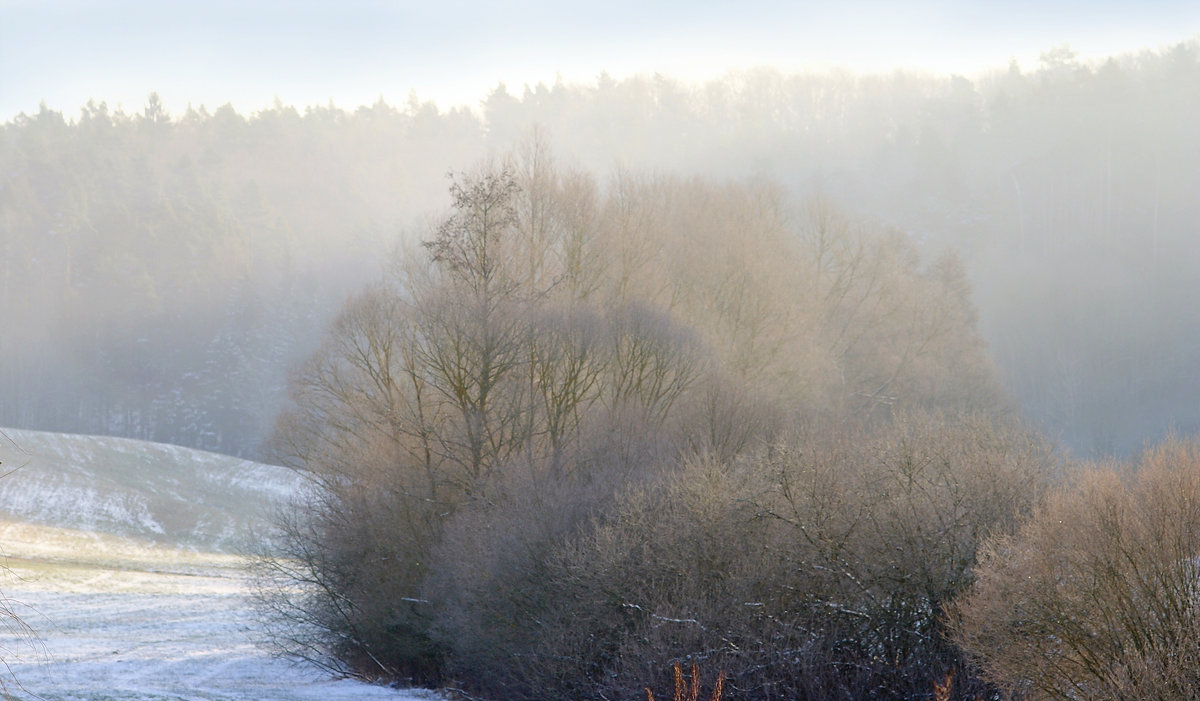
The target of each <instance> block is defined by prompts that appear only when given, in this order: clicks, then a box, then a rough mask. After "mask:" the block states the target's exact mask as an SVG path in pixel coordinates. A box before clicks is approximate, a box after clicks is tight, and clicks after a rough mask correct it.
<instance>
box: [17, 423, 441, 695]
mask: <svg viewBox="0 0 1200 701" xmlns="http://www.w3.org/2000/svg"><path fill="white" fill-rule="evenodd" d="M0 465H2V467H0V599H2V602H3V603H7V605H8V606H9V608H11V609H12V610H13V611H14V613H16V614H17V615H18V616H19V617H20V618H21V619H22V620H24V622H25V623H26V624H27V625H28V626H29V627H30V629H32V631H33V632H34V634H35V636H36V637H35V638H34V639H32V640H31V639H30V638H28V637H27V636H25V635H23V634H22V631H21V629H20V628H19V627H15V626H13V625H11V623H12V621H11V619H5V618H4V617H3V616H0V698H7V697H5V692H7V693H8V694H11V698H14V699H21V700H23V701H34V700H36V699H45V700H46V701H67V700H70V701H350V700H351V699H354V700H356V701H357V700H359V699H363V700H365V701H376V700H380V701H382V700H387V701H415V700H418V699H420V700H426V701H429V700H432V699H436V698H439V697H438V696H437V695H435V694H433V693H431V692H421V691H401V690H396V689H388V688H384V687H379V686H371V685H368V684H363V683H360V682H356V681H352V680H345V679H343V680H335V679H331V678H330V677H329V675H328V674H326V673H324V672H322V671H321V670H319V669H317V668H315V667H312V666H307V667H305V666H294V665H292V664H290V663H288V662H286V661H284V660H281V659H278V658H275V657H272V656H271V655H269V654H268V653H267V652H266V651H264V650H263V649H261V648H259V647H257V646H256V644H255V642H256V640H257V639H258V638H259V632H258V628H257V623H256V621H255V619H254V615H253V611H252V609H251V607H250V604H249V602H248V599H247V594H248V588H247V581H246V575H245V569H244V567H243V560H242V559H241V558H240V557H239V556H238V555H235V554H232V553H236V552H239V551H241V550H242V549H243V548H244V547H246V546H247V545H249V544H252V543H254V542H255V537H256V534H260V533H262V532H263V531H264V530H265V526H266V524H267V523H268V519H267V515H268V514H269V513H270V510H271V509H272V507H273V506H274V505H275V504H278V503H279V502H280V501H282V500H285V499H287V498H288V497H289V496H290V495H292V494H295V493H296V492H297V490H298V489H299V488H300V484H301V480H300V478H299V477H298V476H297V475H295V474H294V473H291V472H289V471H287V470H285V469H284V468H281V467H276V466H273V465H263V464H260V463H254V462H250V461H246V460H239V459H237V458H231V457H228V456H223V455H216V454H214V453H204V452H201V451H195V450H189V449H187V448H180V447H177V446H168V445H161V444H155V443H146V442H143V441H132V440H127V439H121V438H107V437H98V436H69V435H62V434H53V433H42V432H37V431H17V430H12V429H0ZM14 468H15V469H14ZM5 566H6V567H7V568H8V572H7V573H3V572H2V568H3V567H5ZM5 665H7V670H6V669H5Z"/></svg>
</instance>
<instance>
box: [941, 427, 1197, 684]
mask: <svg viewBox="0 0 1200 701" xmlns="http://www.w3.org/2000/svg"><path fill="white" fill-rule="evenodd" d="M1198 556H1200V440H1197V439H1192V440H1180V439H1178V438H1170V439H1168V440H1166V441H1165V442H1164V443H1163V444H1162V445H1160V446H1158V447H1156V448H1154V449H1153V450H1150V451H1148V452H1147V453H1146V454H1145V455H1143V456H1142V457H1141V459H1140V460H1139V461H1138V463H1137V464H1136V466H1134V467H1133V468H1132V469H1130V467H1129V466H1113V465H1101V466H1095V467H1093V468H1092V469H1091V470H1089V471H1087V472H1086V473H1082V474H1081V475H1080V476H1079V478H1078V479H1077V480H1076V481H1075V482H1074V483H1073V484H1070V485H1069V486H1065V487H1063V488H1061V489H1059V490H1057V491H1056V492H1055V493H1054V494H1053V495H1052V496H1051V497H1050V498H1049V499H1048V500H1047V501H1046V504H1045V505H1044V506H1043V507H1041V508H1040V509H1039V510H1038V512H1037V513H1036V515H1035V516H1034V517H1033V518H1031V519H1030V521H1029V522H1028V523H1026V524H1024V525H1023V526H1022V527H1021V528H1020V530H1019V531H1017V532H1016V533H1015V534H1011V535H1003V536H998V537H996V538H994V539H992V540H991V541H990V542H989V543H988V544H987V546H986V547H985V548H984V550H983V555H982V557H981V559H980V563H979V565H978V568H977V571H976V582H975V584H974V586H972V588H971V589H970V591H969V592H968V593H967V594H966V595H965V596H964V597H963V598H962V599H961V600H960V601H959V602H958V603H957V605H956V606H955V607H954V609H953V614H954V615H953V617H952V619H951V620H952V621H953V624H954V631H955V639H956V640H957V641H958V642H959V644H961V645H962V647H963V648H964V649H965V650H967V651H968V652H969V653H970V654H971V655H972V657H973V658H974V659H975V660H976V661H977V662H978V664H979V665H980V667H981V668H982V670H983V672H984V674H986V676H987V677H988V678H989V679H991V680H993V681H994V682H996V683H998V684H1002V685H1003V686H1005V687H1007V688H1008V689H1010V690H1011V691H1013V692H1015V693H1019V694H1029V695H1031V696H1037V697H1044V698H1060V699H1076V698H1088V699H1129V698H1180V699H1182V698H1196V697H1197V696H1200V673H1198V672H1197V670H1198V669H1200V599H1198V597H1200V560H1198V559H1197V558H1198Z"/></svg>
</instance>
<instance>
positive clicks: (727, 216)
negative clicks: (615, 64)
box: [0, 41, 1200, 699]
mask: <svg viewBox="0 0 1200 701" xmlns="http://www.w3.org/2000/svg"><path fill="white" fill-rule="evenodd" d="M1197 86H1200V44H1198V43H1197V42H1195V41H1192V42H1185V43H1181V44H1178V45H1176V46H1172V47H1166V48H1163V49H1161V50H1157V51H1146V52H1143V53H1140V54H1137V55H1126V56H1118V57H1112V58H1110V59H1108V60H1106V61H1104V62H1099V63H1084V62H1080V61H1078V60H1077V59H1076V57H1075V56H1074V55H1073V54H1072V52H1071V51H1070V50H1069V49H1067V48H1065V47H1063V48H1059V49H1055V50H1051V51H1048V52H1046V53H1044V54H1043V55H1042V60H1041V64H1040V67H1039V68H1038V69H1037V70H1036V71H1032V72H1022V71H1021V70H1020V69H1019V68H1017V66H1016V65H1015V64H1014V65H1013V66H1011V67H1009V68H1008V69H1007V70H1003V69H1002V70H996V71H994V72H992V73H988V74H984V75H981V76H979V77H977V78H973V79H967V78H963V77H957V76H956V77H951V78H939V77H932V76H927V75H922V74H914V73H904V72H896V73H892V74H888V75H860V74H851V73H847V72H839V71H831V72H823V73H798V74H784V73H781V72H778V71H775V70H772V69H758V70H753V71H746V72H736V73H730V74H728V75H726V76H724V77H722V78H720V79H715V80H712V81H709V82H706V83H703V84H688V83H684V82H680V81H676V80H673V79H671V78H669V77H665V76H661V75H657V74H655V75H652V76H638V77H633V78H625V79H621V80H615V79H612V78H610V77H608V76H607V75H601V76H599V77H598V78H597V79H596V80H595V81H594V82H592V83H588V84H566V83H563V82H561V81H560V82H558V83H555V84H553V85H544V84H538V85H536V86H525V87H524V89H523V91H519V93H520V94H513V93H510V92H509V90H508V89H507V87H506V86H504V85H503V84H501V85H498V86H497V87H496V88H495V89H494V90H492V91H491V93H490V94H489V95H488V96H487V97H486V99H484V100H483V101H482V102H481V103H480V104H479V106H478V108H477V109H468V108H456V109H451V110H448V111H442V110H440V109H439V108H438V107H437V106H436V105H434V104H432V103H426V102H421V101H420V100H419V99H418V98H417V97H416V96H415V95H413V96H412V97H411V98H410V99H409V100H408V101H407V102H406V103H405V104H403V105H399V106H394V105H389V104H386V103H385V102H383V101H382V100H381V101H379V102H377V103H376V104H374V105H370V106H363V107H359V108H357V109H353V110H345V109H341V108H338V107H336V106H334V105H332V104H330V105H327V106H309V107H306V108H303V109H298V108H296V107H293V106H290V105H285V104H282V103H280V102H279V101H276V104H275V105H274V107H272V108H270V109H266V110H262V111H259V112H256V113H254V114H250V115H242V114H239V113H238V112H237V111H235V110H234V109H233V108H232V107H231V106H229V105H225V106H220V107H216V108H215V109H213V110H212V111H210V110H209V109H208V108H206V107H204V106H197V107H195V108H189V109H188V110H187V111H186V113H184V114H179V115H172V114H168V113H167V112H166V110H165V109H164V107H163V105H162V103H161V101H160V100H159V98H158V96H157V95H154V94H151V95H149V96H148V97H147V101H146V104H145V106H144V108H142V109H141V110H140V111H138V112H133V113H127V112H125V111H123V110H121V109H111V108H110V107H109V106H108V105H107V104H106V103H104V102H99V103H97V102H95V101H93V102H89V103H88V104H87V106H85V107H84V108H83V110H82V111H81V112H80V113H79V114H78V115H64V114H62V113H59V112H56V111H53V110H51V109H49V108H46V107H43V108H42V109H41V110H40V111H39V112H38V113H37V114H33V115H26V114H22V115H19V116H17V117H16V118H14V119H12V120H11V121H9V122H7V123H5V124H3V125H2V126H0V164H2V165H3V167H2V168H0V223H2V224H0V246H2V248H0V260H2V261H3V266H4V268H3V271H2V274H0V319H3V329H4V333H2V334H0V386H2V387H3V388H4V393H3V396H2V397H0V425H3V426H12V427H21V428H36V429H40V430H55V431H64V432H76V433H93V434H105V435H119V436H126V437H133V438H142V439H148V440H155V441H161V442H168V443H176V444H179V445H186V446H191V447H196V448H202V449H206V450H212V451H218V452H223V453H228V454H231V455H239V456H248V457H255V458H258V459H264V460H267V461H271V462H276V463H280V464H283V465H286V466H288V467H291V468H294V469H295V470H296V471H298V472H299V473H300V474H302V475H304V476H305V477H306V478H307V480H308V483H309V485H310V488H309V489H308V491H307V492H305V494H304V495H303V496H301V497H299V498H297V500H296V501H295V502H294V503H292V504H291V506H290V508H288V509H286V510H285V511H283V512H282V513H280V514H279V515H278V518H277V519H276V526H277V532H276V533H274V534H273V535H272V536H271V539H270V541H269V542H270V545H271V546H272V547H276V548H279V549H281V551H282V552H280V551H278V550H270V549H264V551H263V552H262V553H261V554H260V555H259V556H258V557H257V558H256V560H255V564H254V574H255V577H256V582H257V584H256V600H257V604H258V608H259V611H260V615H261V616H262V617H263V619H264V620H265V621H266V622H267V624H268V626H269V630H270V641H269V642H270V644H271V645H273V646H274V647H275V648H276V649H278V650H279V651H280V652H282V653H283V654H286V655H292V656H295V657H299V658H303V659H307V660H309V661H313V662H316V663H318V664H320V665H323V666H325V667H326V668H327V669H329V670H331V671H335V672H338V673H343V674H351V675H355V676H360V677H363V678H369V679H375V680H380V681H386V682H401V683H408V684H415V685H428V686H437V687H442V688H450V689H454V690H456V691H457V693H460V694H462V695H463V697H464V698H488V699H560V698H579V699H618V698H620V699H633V698H645V697H646V695H647V694H648V693H651V692H650V690H654V691H653V693H655V694H658V695H659V696H660V697H661V696H662V694H666V693H669V690H670V689H671V688H672V683H673V681H677V680H678V679H679V678H680V677H679V675H680V674H682V673H681V672H675V675H676V676H675V677H674V680H673V677H672V667H673V665H682V667H683V669H684V670H685V671H686V672H687V676H688V677H689V679H692V680H694V683H697V684H699V680H700V679H701V678H703V680H704V683H705V684H707V685H709V686H711V685H712V684H716V683H718V682H717V679H718V674H719V675H720V677H719V678H720V679H721V681H720V682H719V683H720V684H721V685H722V686H721V689H722V690H723V693H724V694H725V695H726V697H727V698H730V699H743V698H745V699H810V698H811V699H825V698H904V699H925V698H939V699H940V698H946V699H949V698H956V699H957V698H961V699H969V698H1064V699H1073V698H1114V699H1115V698H1131V697H1159V698H1186V697H1189V696H1194V695H1195V693H1196V692H1197V691H1200V678H1198V677H1197V675H1196V673H1195V669H1196V661H1197V660H1198V659H1200V625H1198V624H1200V617H1198V615H1197V614H1198V612H1197V611H1196V601H1200V599H1198V598H1197V594H1198V593H1200V592H1197V591H1196V589H1197V584H1196V582H1197V581H1200V579H1198V578H1197V576H1196V575H1197V574H1198V573H1197V572H1196V569H1197V566H1198V562H1197V559H1196V552H1197V549H1198V548H1200V543H1197V542H1196V540H1197V538H1198V537H1200V511H1198V510H1197V507H1196V505H1197V504H1200V445H1198V443H1197V441H1196V440H1193V439H1190V438H1188V437H1187V436H1190V435H1192V434H1194V433H1196V431H1197V429H1200V406H1198V405H1197V404H1196V402H1195V400H1194V397H1195V395H1196V392H1197V390H1200V363H1197V362H1196V361H1197V353H1198V352H1200V315H1198V313H1197V311H1196V309H1195V306H1194V304H1193V303H1192V300H1194V299H1195V296H1196V292H1197V291H1198V290H1197V287H1196V280H1195V274H1194V272H1193V271H1194V270H1195V266H1196V263H1197V262H1198V261H1200V236H1197V233H1198V232H1197V231H1196V226H1197V223H1198V222H1200V211H1198V208H1200V200H1198V199H1197V198H1196V193H1197V192H1200V169H1198V168H1197V164H1198V163H1200V126H1197V122H1196V120H1195V119H1194V115H1195V114H1196V113H1197V109H1198V108H1200V89H1198V88H1197ZM693 665H694V666H693ZM679 668H680V667H676V669H679ZM693 688H695V687H693ZM721 693H722V691H721V690H717V691H714V692H713V694H714V698H716V697H718V696H719V695H720V694H721Z"/></svg>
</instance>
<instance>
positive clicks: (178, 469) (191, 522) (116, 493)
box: [0, 429, 301, 552]
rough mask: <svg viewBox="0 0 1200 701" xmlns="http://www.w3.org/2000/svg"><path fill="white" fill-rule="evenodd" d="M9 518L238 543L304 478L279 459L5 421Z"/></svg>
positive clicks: (229, 547) (193, 543) (198, 542)
mask: <svg viewBox="0 0 1200 701" xmlns="http://www.w3.org/2000/svg"><path fill="white" fill-rule="evenodd" d="M0 463H3V468H2V469H3V470H5V471H7V470H9V469H12V468H14V467H16V468H17V469H16V470H15V472H12V473H11V474H8V475H7V476H6V477H4V478H3V479H0V517H3V518H8V519H10V520H18V521H24V522H29V523H37V524H43V525H51V526H60V527H67V528H76V529H79V530H84V531H96V532H102V533H112V534H116V535H121V536H129V537H134V538H139V539H142V540H148V541H152V542H163V543H170V544H173V545H184V546H189V547H193V548H198V549H202V550H211V551H227V552H228V551H237V550H239V549H240V548H242V547H243V546H244V545H245V544H246V543H247V542H248V541H249V540H250V539H251V538H252V537H253V534H255V533H258V532H261V531H262V530H263V527H264V525H265V519H266V518H267V517H268V516H269V512H270V509H271V507H272V505H273V504H274V503H277V502H278V501H279V500H280V499H284V498H286V497H287V496H288V495H290V494H293V493H294V492H295V491H296V490H297V489H299V487H300V485H301V479H300V477H299V476H297V475H296V474H295V473H293V472H291V471H290V470H287V469H286V468H282V467H278V466H276V465H264V464H262V463H256V462H252V461H249V460H242V459H239V458H233V457H229V456H227V455H218V454H216V453H207V452H204V451H199V450H192V449H189V448H181V447H179V446H173V445H164V444H160V443H147V442H145V441H135V440H129V439H126V438H111V437H107V436H71V435H63V434H57V433H43V432H40V431H22V430H14V429H5V431H4V435H3V436H0Z"/></svg>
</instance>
